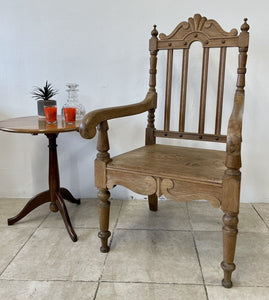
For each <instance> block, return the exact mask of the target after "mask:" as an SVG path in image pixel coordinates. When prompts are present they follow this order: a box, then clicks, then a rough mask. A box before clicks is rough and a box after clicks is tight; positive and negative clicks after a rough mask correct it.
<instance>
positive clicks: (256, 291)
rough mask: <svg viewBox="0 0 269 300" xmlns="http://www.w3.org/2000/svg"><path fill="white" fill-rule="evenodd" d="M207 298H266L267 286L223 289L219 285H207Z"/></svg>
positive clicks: (238, 299)
mask: <svg viewBox="0 0 269 300" xmlns="http://www.w3.org/2000/svg"><path fill="white" fill-rule="evenodd" d="M207 292H208V299H209V300H230V299H232V300H242V299H244V300H268V299H269V287H237V286H234V287H233V288H232V289H225V288H223V287H221V286H207Z"/></svg>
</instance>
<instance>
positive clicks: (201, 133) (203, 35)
mask: <svg viewBox="0 0 269 300" xmlns="http://www.w3.org/2000/svg"><path fill="white" fill-rule="evenodd" d="M248 30H249V26H248V24H247V19H244V23H243V25H242V26H241V32H240V34H238V32H237V30H236V29H232V30H231V31H230V32H226V31H224V30H223V29H222V28H221V26H220V25H219V24H218V23H217V22H216V21H215V20H208V19H207V18H206V17H202V16H201V15H199V14H195V15H194V17H193V18H189V19H188V22H182V23H180V24H179V25H178V26H177V27H176V28H175V29H174V31H173V32H172V33H171V34H169V35H165V34H163V33H161V34H160V35H159V38H158V31H157V30H156V25H154V29H153V30H152V32H151V35H152V37H151V39H150V41H149V50H150V80H149V87H150V88H149V91H150V92H156V90H155V86H156V73H157V70H156V64H157V53H158V51H159V50H166V51H167V70H166V91H165V109H164V127H163V130H155V129H154V130H152V134H153V136H152V137H151V138H149V137H148V138H147V141H146V143H147V144H151V143H152V141H153V139H154V140H155V138H156V137H167V138H179V139H191V140H205V141H212V142H226V138H227V136H226V135H222V134H221V124H222V107H223V94H224V79H225V63H226V49H227V47H238V49H239V60H238V68H237V84H236V86H237V91H240V92H244V86H245V73H246V58H247V50H248ZM195 41H199V42H201V44H202V47H203V61H202V72H201V92H200V108H199V120H198V124H197V132H186V131H185V115H186V98H187V97H186V95H187V80H188V65H189V49H190V46H191V44H192V43H193V42H195ZM210 48H219V49H220V58H219V71H218V75H217V76H218V88H217V97H216V98H217V99H216V117H215V130H214V132H213V133H205V111H206V95H207V78H208V64H209V50H210ZM177 49H181V51H182V71H181V91H180V99H179V101H180V110H179V118H178V119H179V122H178V130H177V131H171V130H170V114H171V90H172V73H173V72H172V70H173V54H174V50H177ZM149 127H151V128H153V127H154V110H151V111H149V117H148V128H149Z"/></svg>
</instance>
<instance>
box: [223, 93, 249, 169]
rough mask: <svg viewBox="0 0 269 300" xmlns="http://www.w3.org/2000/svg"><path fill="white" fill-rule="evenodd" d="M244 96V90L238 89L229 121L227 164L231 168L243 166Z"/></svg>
mask: <svg viewBox="0 0 269 300" xmlns="http://www.w3.org/2000/svg"><path fill="white" fill-rule="evenodd" d="M244 98H245V97H244V91H236V94H235V98H234V106H233V111H232V114H231V116H230V119H229V123H228V132H227V145H226V163H225V165H226V167H227V168H231V169H240V167H241V142H242V118H243V111H244Z"/></svg>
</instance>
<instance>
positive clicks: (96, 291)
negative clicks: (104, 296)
mask: <svg viewBox="0 0 269 300" xmlns="http://www.w3.org/2000/svg"><path fill="white" fill-rule="evenodd" d="M122 205H123V201H122V200H121V205H120V209H119V213H118V217H117V219H116V222H115V225H114V227H113V229H112V233H111V238H110V240H109V244H108V245H109V247H110V246H111V244H112V241H113V237H114V232H115V229H116V227H117V225H118V221H119V217H120V213H121V209H122ZM110 209H111V207H110ZM108 254H109V252H107V253H106V257H105V260H104V264H103V268H102V272H101V275H100V277H99V279H98V285H97V288H96V290H95V293H94V297H93V300H95V299H96V296H97V293H98V291H99V287H100V283H101V281H102V277H103V273H104V270H105V265H106V261H107V257H108Z"/></svg>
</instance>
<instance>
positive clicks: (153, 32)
mask: <svg viewBox="0 0 269 300" xmlns="http://www.w3.org/2000/svg"><path fill="white" fill-rule="evenodd" d="M156 27H157V25H153V30H152V31H151V35H152V36H154V37H157V35H158V31H157V29H156Z"/></svg>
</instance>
